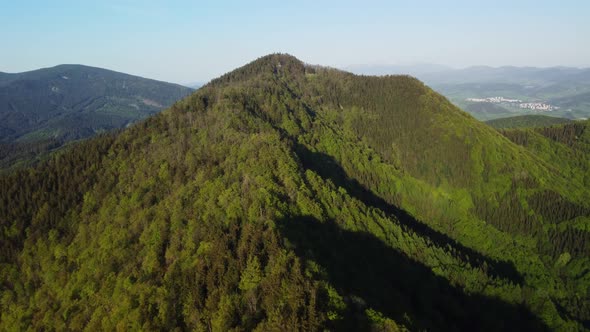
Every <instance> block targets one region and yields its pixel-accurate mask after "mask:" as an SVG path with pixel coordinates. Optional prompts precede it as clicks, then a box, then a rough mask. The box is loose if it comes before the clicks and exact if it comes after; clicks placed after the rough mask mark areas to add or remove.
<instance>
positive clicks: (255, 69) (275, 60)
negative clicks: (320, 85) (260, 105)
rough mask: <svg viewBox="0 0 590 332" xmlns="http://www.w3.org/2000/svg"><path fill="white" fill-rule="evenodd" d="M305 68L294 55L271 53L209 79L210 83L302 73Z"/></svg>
mask: <svg viewBox="0 0 590 332" xmlns="http://www.w3.org/2000/svg"><path fill="white" fill-rule="evenodd" d="M305 70H306V65H305V63H303V61H301V60H299V59H297V58H296V57H294V56H292V55H290V54H286V53H273V54H269V55H265V56H262V57H260V58H258V59H256V60H254V61H252V62H250V63H248V64H246V65H244V66H242V67H240V68H238V69H236V70H233V71H231V72H229V73H227V74H225V75H222V76H221V77H219V78H217V79H214V80H213V81H211V84H214V85H217V84H224V83H230V82H238V81H244V80H248V79H250V78H252V77H257V76H259V75H298V74H299V75H302V74H305Z"/></svg>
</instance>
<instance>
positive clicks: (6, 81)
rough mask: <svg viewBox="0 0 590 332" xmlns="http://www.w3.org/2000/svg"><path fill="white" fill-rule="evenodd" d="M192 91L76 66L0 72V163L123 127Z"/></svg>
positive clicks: (165, 106) (172, 85) (135, 77)
mask: <svg viewBox="0 0 590 332" xmlns="http://www.w3.org/2000/svg"><path fill="white" fill-rule="evenodd" d="M191 91H192V90H191V89H189V88H186V87H183V86H180V85H176V84H171V83H165V82H160V81H155V80H150V79H145V78H142V77H137V76H131V75H127V74H123V73H118V72H114V71H110V70H106V69H101V68H94V67H87V66H82V65H60V66H56V67H52V68H44V69H39V70H34V71H29V72H24V73H18V74H7V73H1V74H0V150H2V151H14V153H11V154H10V155H6V156H4V155H3V154H2V153H0V167H1V166H3V164H10V161H11V160H12V159H15V158H18V157H22V156H25V157H26V156H28V155H29V154H27V153H23V151H28V150H27V149H28V148H29V147H30V146H35V147H36V149H37V150H41V151H43V148H44V147H47V146H59V145H61V144H63V143H64V142H67V141H70V140H77V139H81V138H87V137H90V136H93V135H95V134H97V133H100V132H104V131H107V130H111V129H116V128H123V127H125V126H127V125H129V124H131V123H133V122H135V121H137V120H139V119H143V118H146V117H147V116H149V115H152V114H154V113H156V112H159V111H161V110H162V109H164V108H167V107H169V106H170V105H172V103H174V102H175V101H177V100H179V99H181V98H182V97H185V96H187V95H188V94H189V93H190V92H191ZM33 157H34V155H33Z"/></svg>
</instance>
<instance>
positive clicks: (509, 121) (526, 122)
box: [486, 115, 572, 129]
mask: <svg viewBox="0 0 590 332" xmlns="http://www.w3.org/2000/svg"><path fill="white" fill-rule="evenodd" d="M569 122H572V120H569V119H565V118H558V117H554V116H547V115H519V116H511V117H508V118H500V119H495V120H489V121H486V124H488V125H490V126H492V127H494V128H497V129H514V128H536V127H550V126H553V125H558V124H563V123H569Z"/></svg>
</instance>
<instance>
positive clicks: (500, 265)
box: [296, 144, 523, 284]
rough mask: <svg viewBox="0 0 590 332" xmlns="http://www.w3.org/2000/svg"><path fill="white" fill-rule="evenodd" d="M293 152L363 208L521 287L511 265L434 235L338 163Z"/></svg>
mask: <svg viewBox="0 0 590 332" xmlns="http://www.w3.org/2000/svg"><path fill="white" fill-rule="evenodd" d="M296 151H297V154H298V156H299V159H300V160H301V162H302V164H303V167H305V168H307V169H311V170H313V171H315V172H316V173H318V174H319V175H320V176H321V177H323V178H324V179H329V180H331V181H332V182H333V183H334V184H335V185H336V186H340V187H342V188H344V189H346V190H347V192H348V193H349V194H350V195H351V196H352V197H354V198H356V199H358V200H360V201H361V202H363V203H364V204H365V205H367V206H370V207H374V208H377V209H380V210H381V211H383V212H385V213H386V214H388V215H393V216H395V217H396V218H397V219H398V220H399V221H400V223H401V224H402V225H405V226H406V227H407V228H408V229H410V230H411V231H413V232H415V233H417V234H419V235H420V236H423V237H425V238H427V239H430V241H432V242H433V243H434V244H435V245H437V246H439V247H442V248H447V246H448V247H450V248H452V249H453V250H454V252H455V255H457V256H458V257H459V258H460V259H461V260H463V261H468V262H469V263H470V264H471V266H474V267H482V266H483V265H484V262H485V263H486V265H487V274H488V275H490V276H493V277H499V278H503V279H507V280H510V281H512V282H513V283H518V284H522V282H523V277H522V276H521V275H520V273H519V272H518V271H517V270H516V268H515V267H514V264H513V263H512V262H507V261H498V260H494V259H491V258H489V257H486V256H484V255H482V254H481V253H479V252H477V251H475V250H473V249H471V248H468V247H465V246H464V245H462V244H460V243H458V242H457V241H455V240H454V239H452V238H450V237H449V236H447V235H446V234H443V233H441V232H438V231H436V230H434V229H432V228H430V227H429V226H428V225H426V224H425V223H423V222H421V221H418V220H417V219H416V218H414V217H413V216H412V215H410V214H409V213H407V212H406V211H404V210H402V209H400V208H398V207H396V206H394V205H392V204H390V203H388V202H387V201H385V200H384V199H383V198H381V197H379V196H377V195H375V194H374V193H373V192H372V191H370V190H369V189H367V188H365V187H364V186H363V185H362V184H360V183H359V182H358V181H357V180H356V179H354V178H350V177H349V176H348V175H347V174H346V171H345V170H344V169H343V168H342V166H340V164H339V163H338V161H336V160H335V159H334V158H333V157H331V156H329V155H327V154H324V153H321V152H312V151H310V150H309V149H308V148H307V147H305V146H304V145H301V144H297V145H296Z"/></svg>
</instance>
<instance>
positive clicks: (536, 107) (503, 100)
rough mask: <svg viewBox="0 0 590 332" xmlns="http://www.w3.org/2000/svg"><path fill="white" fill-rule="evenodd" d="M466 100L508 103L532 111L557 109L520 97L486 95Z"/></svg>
mask: <svg viewBox="0 0 590 332" xmlns="http://www.w3.org/2000/svg"><path fill="white" fill-rule="evenodd" d="M466 100H467V101H470V102H474V103H508V104H514V106H518V107H519V108H522V109H529V110H534V111H547V112H549V111H553V110H556V109H559V107H557V106H553V105H550V104H546V103H543V102H523V101H522V100H520V99H509V98H504V97H488V98H467V99H466Z"/></svg>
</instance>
